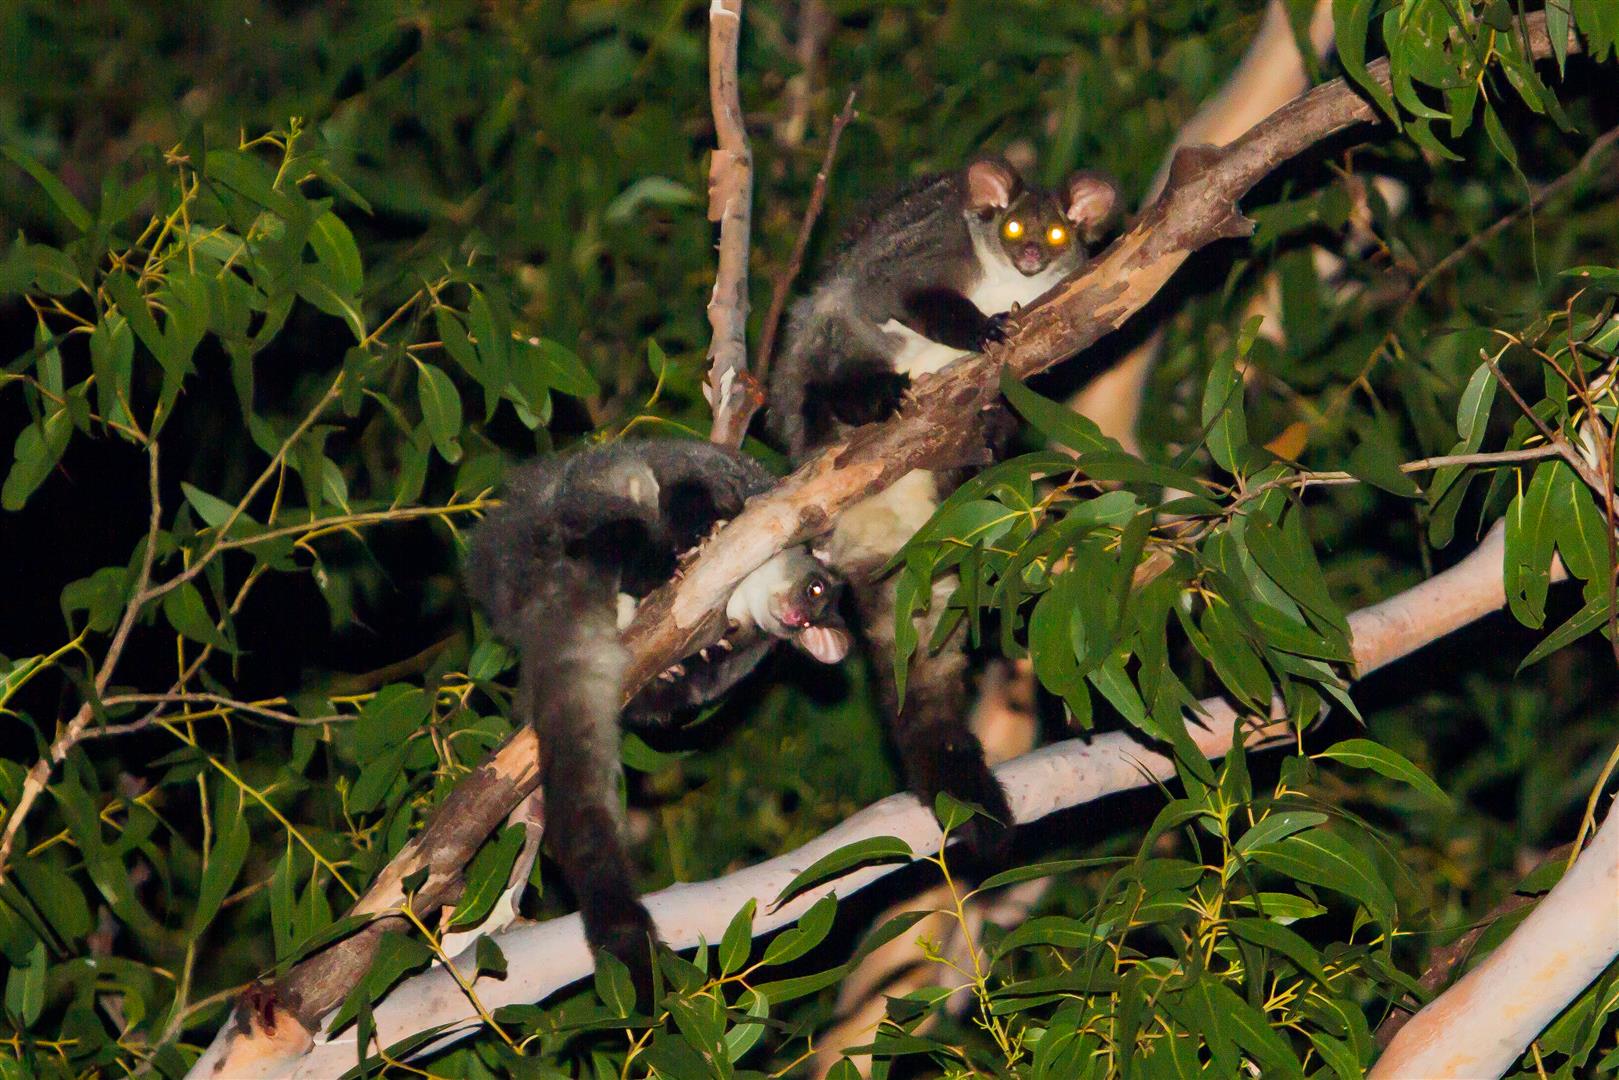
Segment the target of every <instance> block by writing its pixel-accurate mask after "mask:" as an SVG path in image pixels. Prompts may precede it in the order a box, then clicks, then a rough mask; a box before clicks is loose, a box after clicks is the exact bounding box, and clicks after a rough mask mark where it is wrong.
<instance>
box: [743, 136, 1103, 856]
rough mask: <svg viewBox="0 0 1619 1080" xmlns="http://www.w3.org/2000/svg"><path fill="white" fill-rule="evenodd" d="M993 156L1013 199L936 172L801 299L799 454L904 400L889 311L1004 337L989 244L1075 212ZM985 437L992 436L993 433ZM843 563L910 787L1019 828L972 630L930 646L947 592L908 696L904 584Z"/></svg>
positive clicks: (788, 437) (994, 253)
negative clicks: (985, 713)
mask: <svg viewBox="0 0 1619 1080" xmlns="http://www.w3.org/2000/svg"><path fill="white" fill-rule="evenodd" d="M990 164H992V165H994V166H998V167H999V168H1001V169H1004V170H1005V171H1006V172H1007V173H1008V174H1010V177H1011V180H1012V183H1011V194H1010V198H1009V200H1008V203H1009V205H1008V206H1007V207H1006V208H1004V209H1000V208H980V207H976V206H975V205H973V203H974V200H973V197H972V193H971V190H970V186H969V175H970V174H969V170H968V169H962V170H960V171H957V172H951V173H944V174H941V175H936V176H929V177H924V178H922V179H921V180H918V181H917V182H916V183H914V184H912V185H911V186H910V187H908V188H906V189H904V190H902V191H900V192H898V193H897V194H896V195H894V196H892V197H891V198H890V199H889V200H888V201H887V202H885V203H883V204H882V205H881V206H879V207H878V208H877V210H876V211H875V212H874V213H872V214H870V215H868V216H867V217H866V218H864V219H863V220H861V221H860V222H858V223H857V224H856V225H855V226H854V227H853V228H852V229H851V230H850V231H849V232H848V234H847V235H846V237H845V240H844V243H843V245H842V247H841V248H840V250H839V251H838V253H837V255H836V256H835V257H834V258H833V260H832V262H831V265H830V266H828V267H827V269H826V271H825V273H824V274H823V275H822V276H821V278H820V279H819V280H818V281H817V283H816V285H815V288H814V289H813V290H812V292H811V293H810V294H809V295H808V296H806V297H804V298H803V299H802V300H800V301H799V302H798V303H797V304H795V305H794V307H793V311H792V317H791V319H790V320H789V323H788V329H787V334H786V347H785V350H784V352H783V354H782V356H781V359H780V361H779V362H778V364H777V366H776V368H775V370H774V371H773V372H772V374H771V381H770V393H769V409H770V422H771V425H772V428H773V430H774V432H775V433H776V434H777V436H778V437H779V438H780V439H781V440H782V442H783V443H785V445H786V447H787V450H788V452H789V454H790V455H791V456H792V459H793V461H794V462H795V463H797V462H799V461H802V460H803V459H805V458H806V457H808V456H810V455H811V454H813V453H814V452H815V451H817V450H818V449H820V448H821V447H823V446H825V445H828V444H830V443H832V442H834V441H836V440H838V439H840V438H841V437H843V435H844V434H846V433H847V431H848V430H849V429H851V428H853V427H856V426H858V425H860V424H864V423H871V422H874V421H879V420H882V419H885V418H886V417H887V416H888V415H889V414H891V413H892V412H894V411H895V410H896V409H897V408H898V406H899V404H900V401H901V399H902V395H903V393H904V392H905V390H906V389H907V388H908V387H909V385H910V379H909V377H908V376H907V375H906V374H905V373H903V372H901V371H898V370H897V369H896V366H895V363H894V358H895V357H896V356H897V355H898V353H899V350H900V349H901V347H902V346H903V344H904V341H903V339H902V338H901V337H900V336H899V335H896V334H891V333H887V332H885V331H884V330H883V329H882V328H883V327H884V326H885V325H887V324H888V323H889V321H890V320H895V321H897V322H899V323H900V324H902V325H903V326H905V327H907V328H908V329H910V330H912V331H915V332H916V333H917V334H920V335H921V336H922V337H924V338H927V339H929V340H931V341H935V342H938V343H940V344H942V345H948V346H949V347H951V348H953V349H960V350H967V351H978V350H981V349H982V348H983V347H984V345H985V344H987V343H989V342H992V341H996V340H999V339H1000V337H1001V336H1002V333H1003V330H1002V328H1003V325H1004V320H1005V318H1006V313H1003V312H985V311H981V310H979V309H978V307H977V306H976V305H975V303H974V302H973V301H972V300H971V299H970V298H969V297H970V295H971V294H972V292H973V290H974V288H975V286H977V285H978V284H979V283H980V282H981V281H984V280H987V278H986V277H985V275H986V273H987V272H988V268H987V267H986V265H985V263H984V261H983V257H982V256H981V255H980V252H981V251H985V250H988V251H990V256H989V257H990V258H996V259H999V258H1001V257H1002V251H1003V248H1002V247H1001V244H1002V242H1003V238H1002V236H1001V234H1000V230H1001V227H1002V225H1003V223H1004V222H1005V221H1006V219H1007V216H1008V215H1009V214H1012V213H1016V214H1019V215H1022V214H1030V213H1033V214H1035V215H1037V216H1036V218H1035V220H1039V219H1040V218H1039V217H1038V215H1045V220H1049V219H1050V217H1051V215H1053V214H1063V213H1065V210H1064V207H1065V206H1067V205H1069V203H1068V202H1067V201H1066V200H1064V199H1063V198H1061V197H1060V196H1058V195H1055V194H1052V193H1047V192H1041V191H1036V190H1031V189H1028V188H1026V187H1024V186H1023V185H1022V183H1021V181H1020V180H1018V179H1017V177H1016V174H1015V172H1012V171H1011V169H1010V166H1007V165H1005V163H1004V162H990ZM969 168H970V167H969ZM1080 182H1083V183H1084V184H1086V185H1089V186H1090V187H1091V188H1093V189H1094V188H1095V187H1097V186H1102V187H1105V188H1106V190H1108V191H1110V192H1113V194H1115V195H1116V191H1115V190H1114V189H1113V187H1112V184H1111V181H1108V180H1106V179H1105V178H1103V177H1098V176H1095V175H1094V174H1076V176H1075V177H1072V178H1070V181H1069V185H1068V194H1069V196H1070V198H1071V197H1072V195H1073V193H1074V191H1075V187H1074V185H1075V184H1076V183H1080ZM1092 205H1093V206H1094V205H1095V204H1094V203H1093V204H1092ZM1103 205H1104V206H1105V209H1104V210H1102V211H1101V212H1100V213H1097V214H1089V216H1087V214H1086V213H1082V214H1080V215H1078V218H1077V220H1076V221H1075V222H1074V226H1075V227H1074V229H1073V233H1074V235H1073V237H1072V240H1071V242H1070V243H1069V244H1068V246H1067V248H1066V250H1063V251H1061V252H1060V253H1058V254H1055V255H1053V256H1052V258H1051V260H1050V262H1049V263H1048V264H1047V265H1048V267H1049V268H1050V271H1051V272H1053V273H1055V274H1056V275H1057V276H1061V275H1063V274H1068V273H1072V272H1074V271H1076V270H1078V269H1080V268H1081V267H1082V266H1083V265H1084V264H1085V261H1086V259H1087V257H1088V256H1087V252H1086V250H1085V245H1084V243H1083V242H1082V241H1089V240H1093V239H1095V236H1096V234H1097V233H1098V232H1099V231H1100V226H1101V224H1102V219H1103V218H1105V216H1106V215H1107V213H1108V212H1110V210H1111V201H1110V200H1108V201H1106V202H1104V204H1103ZM975 239H976V240H977V243H976V244H975ZM1006 265H1007V266H1010V265H1011V264H1010V263H1009V262H1008V263H1007V264H1006ZM997 269H999V268H997ZM1046 272H1047V271H1046V270H1042V271H1041V273H1042V274H1044V273H1046ZM995 426H996V424H995V422H993V421H991V422H990V423H988V424H987V425H986V429H987V431H990V432H992V431H993V429H994V428H995ZM987 438H989V440H990V441H992V442H993V441H994V435H993V434H988V435H987ZM934 479H935V482H936V483H937V485H938V489H939V490H938V494H939V496H940V497H943V496H944V495H946V494H948V493H949V491H950V489H951V488H952V487H953V486H954V483H955V482H957V478H956V477H953V476H945V475H936V476H935V477H934ZM890 542H891V538H890V539H885V540H883V541H882V543H890ZM895 549H897V548H889V549H885V550H883V551H882V554H883V555H891V554H892V553H893V550H895ZM833 569H834V570H838V571H839V572H842V573H844V574H845V575H846V576H849V577H850V578H851V581H850V586H851V591H852V592H853V594H854V599H855V602H856V604H857V606H858V609H859V614H860V620H861V624H862V636H863V638H864V640H865V643H866V649H867V653H868V655H869V656H870V658H871V663H872V667H873V670H874V672H875V674H876V678H877V683H878V687H877V689H878V696H879V699H880V703H881V705H882V707H883V711H884V713H886V715H887V718H888V721H889V725H890V729H891V732H892V734H893V738H894V741H895V743H896V745H897V748H898V750H899V752H900V757H901V761H902V763H903V766H904V770H905V776H906V780H907V783H908V784H909V785H910V787H911V788H912V789H913V790H914V791H916V792H917V794H918V795H919V796H920V797H921V798H922V800H923V802H924V803H925V804H927V805H929V806H931V805H932V803H933V799H934V797H935V796H936V795H937V794H938V793H939V792H941V791H946V792H949V793H950V794H951V795H953V796H955V797H957V798H959V799H962V800H964V801H967V802H970V803H975V804H977V805H978V806H980V807H982V808H983V809H984V810H986V811H987V812H988V813H989V814H990V815H991V817H992V818H995V819H998V820H999V822H1000V823H1002V824H1008V825H1009V824H1010V823H1011V814H1010V810H1009V808H1008V806H1007V802H1006V796H1005V793H1004V791H1003V790H1002V788H1001V786H1000V783H999V782H998V781H997V780H996V779H995V777H994V774H993V773H991V772H990V770H989V767H988V765H987V764H986V763H985V760H984V752H983V748H982V746H981V745H980V744H979V741H978V739H977V737H976V736H974V735H973V733H972V731H971V730H970V729H969V727H968V723H967V720H968V717H967V713H968V695H967V684H966V678H967V671H966V657H965V653H964V641H963V632H962V631H961V630H960V629H959V628H958V630H957V632H956V633H954V634H953V635H951V637H950V638H949V639H948V640H947V641H946V642H945V643H944V644H943V645H942V646H941V647H940V648H939V649H938V650H936V651H932V652H930V651H929V649H928V648H927V646H926V644H925V643H927V642H928V641H929V640H930V639H931V637H932V631H933V629H934V627H935V625H936V624H937V622H938V620H939V619H940V618H941V617H942V615H943V608H944V604H943V598H942V597H941V596H938V595H936V596H935V599H934V603H933V606H932V610H930V611H929V612H928V613H927V614H926V615H925V616H922V617H919V618H918V620H917V622H918V626H919V632H920V640H921V641H922V642H923V643H924V645H923V647H922V648H920V649H919V650H918V651H917V654H916V655H915V657H914V658H913V660H912V663H911V668H910V671H909V673H908V676H907V687H908V692H907V697H906V699H905V700H904V701H903V702H902V701H901V700H900V699H899V695H898V692H897V687H896V684H895V680H894V672H893V667H894V666H893V638H894V621H895V586H894V583H893V581H892V580H888V581H879V582H867V581H862V580H859V579H858V578H857V577H856V574H857V573H858V570H859V569H860V568H858V567H854V566H834V567H833ZM965 838H966V840H967V842H968V844H969V846H970V848H971V849H972V850H973V852H974V853H975V854H976V855H978V856H981V857H983V858H985V859H988V860H990V861H993V860H995V859H996V858H998V856H999V855H1000V853H1001V849H1002V848H1003V845H1004V843H1005V840H1006V836H1005V834H1004V833H1003V832H1002V831H1001V829H1000V828H999V826H997V825H996V824H995V823H993V822H991V821H986V820H985V819H983V818H974V819H973V821H972V822H970V823H969V825H968V827H967V829H966V830H965Z"/></svg>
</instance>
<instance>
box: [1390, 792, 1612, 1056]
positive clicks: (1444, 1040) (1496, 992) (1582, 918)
mask: <svg viewBox="0 0 1619 1080" xmlns="http://www.w3.org/2000/svg"><path fill="white" fill-rule="evenodd" d="M1615 895H1619V814H1615V813H1614V812H1613V810H1612V809H1611V808H1610V809H1609V812H1608V818H1607V821H1605V822H1604V823H1603V825H1602V828H1601V829H1599V830H1598V831H1597V834H1596V837H1595V838H1594V839H1593V840H1592V841H1591V844H1590V846H1589V847H1587V848H1586V849H1585V851H1584V852H1582V853H1581V854H1580V856H1579V858H1578V859H1576V860H1575V861H1574V865H1573V866H1572V867H1571V868H1570V869H1569V871H1568V872H1567V873H1566V874H1564V875H1563V878H1562V880H1560V881H1559V882H1558V883H1557V884H1556V885H1555V886H1553V888H1552V890H1551V892H1549V893H1547V894H1546V896H1545V897H1544V898H1543V899H1542V900H1541V901H1540V902H1539V903H1538V904H1537V905H1536V906H1535V910H1533V911H1531V912H1530V913H1529V915H1528V916H1527V917H1526V918H1525V919H1524V920H1523V922H1522V923H1521V924H1520V925H1519V926H1518V928H1517V929H1516V930H1514V931H1513V932H1512V933H1511V934H1510V935H1509V936H1508V937H1507V939H1506V940H1505V941H1504V942H1502V943H1501V944H1500V945H1498V946H1497V947H1496V948H1495V950H1494V951H1493V952H1491V953H1490V955H1489V956H1487V957H1485V958H1484V960H1483V962H1482V963H1480V964H1479V965H1478V967H1476V968H1474V969H1473V970H1472V971H1469V972H1468V973H1467V974H1466V975H1463V976H1462V977H1461V979H1459V980H1457V982H1456V984H1455V985H1454V986H1452V987H1451V988H1450V989H1448V990H1446V991H1445V992H1444V993H1443V994H1440V995H1439V996H1438V997H1437V998H1435V999H1434V1000H1433V1001H1431V1002H1429V1003H1428V1005H1427V1007H1426V1008H1424V1009H1422V1011H1420V1012H1418V1013H1417V1014H1416V1015H1415V1016H1414V1017H1412V1018H1411V1019H1410V1021H1409V1022H1407V1023H1406V1024H1405V1025H1404V1026H1403V1027H1401V1028H1400V1030H1399V1031H1398V1033H1397V1034H1395V1036H1394V1038H1393V1039H1392V1040H1391V1041H1390V1042H1389V1046H1388V1049H1387V1050H1385V1051H1384V1052H1383V1056H1382V1057H1380V1058H1379V1059H1378V1060H1377V1063H1376V1064H1375V1065H1373V1066H1372V1070H1371V1071H1370V1072H1369V1073H1367V1076H1368V1077H1369V1078H1371V1080H1399V1078H1411V1080H1416V1078H1424V1080H1427V1078H1433V1077H1456V1078H1462V1077H1472V1076H1501V1075H1504V1074H1505V1073H1506V1072H1507V1071H1508V1070H1510V1069H1511V1068H1512V1065H1513V1062H1515V1061H1517V1059H1518V1057H1519V1055H1521V1054H1522V1053H1523V1051H1524V1048H1525V1047H1527V1046H1528V1045H1529V1044H1530V1042H1531V1041H1532V1040H1533V1039H1534V1037H1535V1036H1536V1035H1537V1034H1539V1033H1540V1031H1541V1030H1542V1029H1544V1028H1545V1026H1546V1025H1547V1024H1549V1023H1551V1022H1552V1020H1553V1019H1554V1018H1555V1017H1556V1016H1557V1014H1558V1013H1560V1012H1562V1011H1563V1009H1564V1007H1565V1006H1566V1005H1567V1004H1568V1003H1569V1002H1570V1001H1572V1000H1573V999H1574V998H1575V996H1576V995H1578V994H1579V993H1580V991H1582V990H1584V989H1585V987H1586V986H1587V985H1589V984H1590V982H1591V980H1593V979H1595V978H1596V977H1597V976H1598V975H1600V974H1601V973H1602V972H1603V970H1604V969H1606V968H1607V966H1608V965H1609V964H1610V963H1612V962H1613V960H1614V958H1615V957H1616V956H1619V918H1615V917H1614V897H1615Z"/></svg>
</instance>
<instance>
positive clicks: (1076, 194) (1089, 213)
mask: <svg viewBox="0 0 1619 1080" xmlns="http://www.w3.org/2000/svg"><path fill="white" fill-rule="evenodd" d="M1066 191H1067V194H1068V204H1067V206H1065V207H1064V208H1063V215H1064V216H1065V217H1067V218H1068V220H1069V221H1071V222H1073V223H1074V227H1075V228H1077V229H1078V230H1079V232H1080V235H1082V236H1084V237H1085V239H1087V240H1090V239H1093V238H1095V237H1096V236H1099V235H1100V234H1101V232H1102V226H1104V225H1106V224H1107V221H1108V219H1109V218H1111V217H1112V216H1113V209H1114V207H1116V206H1117V205H1118V203H1119V189H1118V188H1117V187H1116V186H1114V184H1113V181H1112V180H1109V179H1108V178H1107V177H1105V176H1102V175H1101V174H1100V173H1093V172H1081V173H1075V174H1074V175H1073V176H1070V177H1069V178H1068V184H1067V187H1066Z"/></svg>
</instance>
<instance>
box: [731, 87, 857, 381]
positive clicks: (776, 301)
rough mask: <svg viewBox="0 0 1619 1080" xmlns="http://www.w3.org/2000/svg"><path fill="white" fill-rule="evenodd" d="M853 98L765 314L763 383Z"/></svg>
mask: <svg viewBox="0 0 1619 1080" xmlns="http://www.w3.org/2000/svg"><path fill="white" fill-rule="evenodd" d="M854 96H855V92H854V91H853V90H850V91H849V96H848V97H847V98H845V99H844V102H843V110H842V111H841V112H839V113H838V115H837V117H836V118H835V119H834V120H833V121H832V130H831V132H830V133H828V135H827V137H826V153H825V155H824V156H823V157H822V158H821V171H820V172H818V173H816V174H815V187H814V189H813V190H811V191H810V200H809V205H808V206H807V207H805V208H804V220H803V222H802V223H801V224H800V225H799V226H798V239H797V240H795V241H793V254H792V257H791V258H790V259H788V260H787V269H785V270H784V271H782V274H781V276H780V277H778V278H777V279H776V283H775V285H774V287H773V288H772V289H771V291H770V307H769V308H767V309H766V311H765V325H764V329H763V330H762V331H760V333H759V355H758V357H757V358H756V360H755V363H754V365H753V366H754V370H755V371H756V372H757V373H758V378H759V380H760V381H761V382H762V381H764V378H765V376H766V375H768V374H770V358H771V356H772V355H774V353H775V349H776V332H777V331H778V330H779V329H781V313H782V311H783V310H785V309H786V307H787V294H788V293H789V292H791V291H792V288H793V280H794V279H795V278H797V277H798V272H799V271H800V270H802V269H803V268H804V252H805V250H806V249H807V248H808V247H809V241H810V236H811V234H813V233H814V232H815V221H816V219H817V218H819V217H820V216H821V209H822V208H823V207H825V206H826V181H827V177H829V176H830V175H831V174H832V162H833V161H834V160H835V159H836V158H837V156H838V140H839V139H841V138H843V129H844V128H846V127H848V126H849V121H850V120H853V119H854V117H855V111H854Z"/></svg>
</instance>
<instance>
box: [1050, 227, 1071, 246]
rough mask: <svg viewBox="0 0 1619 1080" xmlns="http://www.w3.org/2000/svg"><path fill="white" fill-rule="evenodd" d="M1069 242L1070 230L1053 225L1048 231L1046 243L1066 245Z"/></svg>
mask: <svg viewBox="0 0 1619 1080" xmlns="http://www.w3.org/2000/svg"><path fill="white" fill-rule="evenodd" d="M1067 242H1068V230H1067V229H1065V228H1063V227H1062V226H1061V225H1053V226H1052V227H1051V228H1049V229H1047V230H1046V243H1048V244H1066V243H1067Z"/></svg>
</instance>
